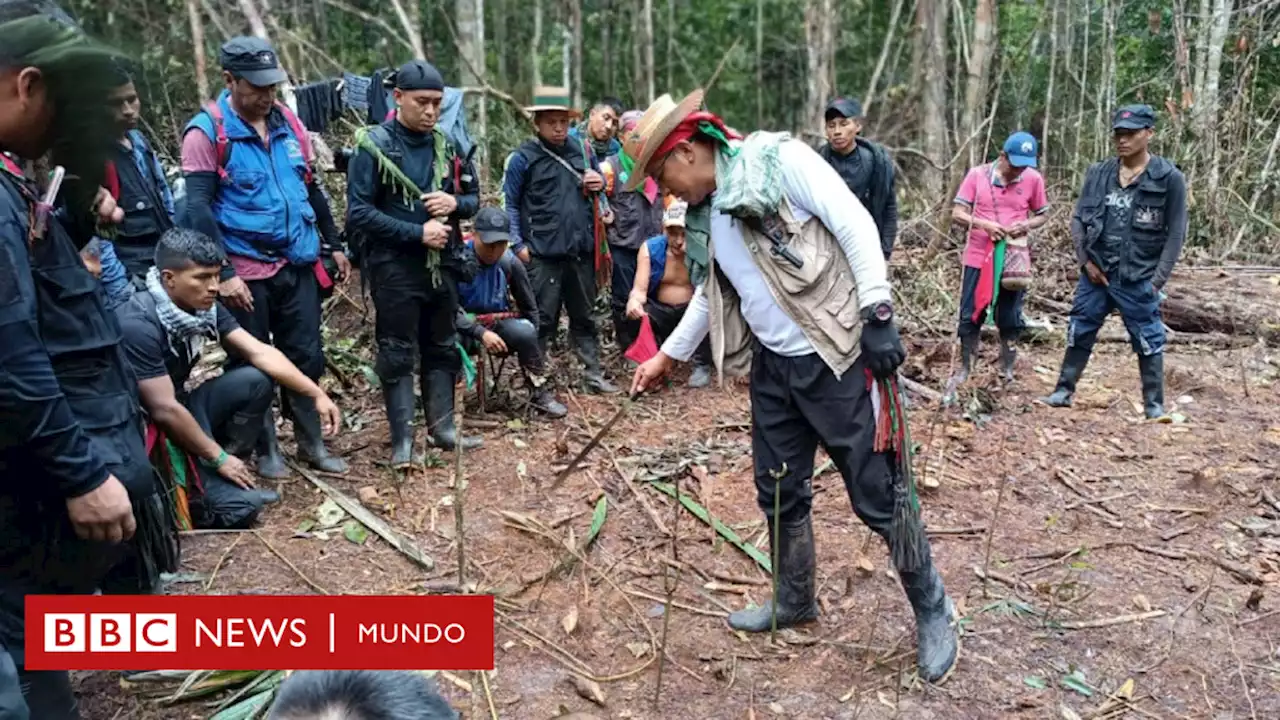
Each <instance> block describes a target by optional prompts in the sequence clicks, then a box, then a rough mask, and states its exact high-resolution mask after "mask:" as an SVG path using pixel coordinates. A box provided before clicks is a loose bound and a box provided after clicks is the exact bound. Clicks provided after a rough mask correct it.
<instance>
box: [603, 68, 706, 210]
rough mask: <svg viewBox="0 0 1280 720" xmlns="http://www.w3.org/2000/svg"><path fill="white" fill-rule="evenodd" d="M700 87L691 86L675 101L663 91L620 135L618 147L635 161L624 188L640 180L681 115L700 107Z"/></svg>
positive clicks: (693, 111) (683, 117) (695, 110)
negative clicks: (620, 146)
mask: <svg viewBox="0 0 1280 720" xmlns="http://www.w3.org/2000/svg"><path fill="white" fill-rule="evenodd" d="M703 94H704V93H703V91H702V90H701V89H699V90H694V91H693V92H691V93H689V94H688V95H686V96H685V98H684V99H683V100H681V101H680V102H679V103H677V102H676V101H675V100H674V99H672V97H671V96H670V95H663V96H662V97H660V98H658V99H657V100H654V101H653V104H652V105H650V106H649V109H648V110H645V111H644V116H643V117H641V118H640V122H638V123H636V126H635V127H634V128H633V129H632V130H631V131H630V132H628V133H627V134H626V137H624V138H623V139H622V150H623V152H625V153H626V154H627V156H628V157H630V158H631V159H632V160H634V161H635V169H634V171H633V172H632V173H631V177H629V178H628V179H627V185H626V187H625V188H624V189H625V190H628V191H630V190H635V189H636V188H638V187H640V185H642V184H643V183H644V179H645V177H646V174H645V166H647V165H648V164H649V161H650V160H652V159H653V154H654V153H655V152H657V150H658V147H659V146H660V145H662V143H663V142H664V141H665V140H666V139H667V136H668V135H670V134H671V131H672V130H675V129H676V126H678V125H679V124H680V123H681V122H682V121H684V119H685V118H687V117H689V116H690V115H691V114H693V113H695V112H697V111H698V108H700V107H702V98H703Z"/></svg>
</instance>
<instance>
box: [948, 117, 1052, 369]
mask: <svg viewBox="0 0 1280 720" xmlns="http://www.w3.org/2000/svg"><path fill="white" fill-rule="evenodd" d="M1039 147H1040V146H1039V143H1037V142H1036V139H1035V138H1034V137H1033V136H1032V135H1031V133H1027V132H1016V133H1014V134H1012V135H1010V136H1009V139H1008V140H1006V141H1005V143H1004V149H1003V150H1002V151H1001V152H1000V157H999V158H997V159H996V161H995V162H991V163H984V164H982V165H979V166H977V167H974V168H971V169H970V170H969V172H968V174H966V175H965V178H964V182H962V183H961V184H960V190H959V192H957V193H956V197H955V205H954V206H953V207H952V210H951V219H952V221H953V222H954V223H956V224H958V225H960V226H962V227H965V228H967V229H968V230H969V239H968V242H966V243H965V247H964V278H963V282H962V289H961V296H960V327H959V330H958V333H957V334H959V336H960V347H961V361H962V363H963V364H962V367H961V370H960V373H959V374H958V375H957V376H956V377H955V378H953V379H952V382H951V390H952V391H954V389H955V387H956V386H957V385H959V384H960V383H963V382H964V381H965V380H967V379H968V378H969V371H970V370H971V369H972V367H973V358H974V356H976V355H977V354H978V339H979V335H980V333H979V331H980V329H981V327H982V323H983V322H984V321H985V320H986V319H987V318H988V316H989V314H990V310H991V308H990V307H987V306H986V305H983V303H984V302H985V303H989V300H987V299H986V298H989V297H990V296H991V295H992V293H991V290H992V289H991V288H985V289H986V290H987V292H985V293H984V292H981V291H980V285H981V281H983V280H985V281H986V282H988V283H990V282H992V280H991V277H992V275H993V274H992V273H991V268H987V271H988V272H987V273H984V272H983V268H984V266H986V265H988V264H990V263H991V262H993V253H992V250H993V249H994V247H995V245H994V244H993V243H1001V242H1004V241H1005V240H1007V239H1009V238H1016V237H1022V236H1024V235H1026V234H1027V233H1029V232H1031V231H1032V230H1035V229H1036V228H1038V227H1040V226H1041V225H1044V223H1045V221H1046V220H1048V216H1047V214H1046V213H1047V212H1048V210H1049V198H1048V197H1047V195H1046V194H1045V188H1044V178H1043V177H1042V176H1041V175H1040V173H1039V172H1037V171H1036V170H1035V167H1036V164H1037V163H1036V156H1037V154H1038V151H1039ZM1022 296H1023V292H1022V291H1008V290H1001V291H1000V292H999V294H998V295H997V300H996V307H995V324H996V327H998V328H999V329H1000V367H1001V371H1002V372H1003V373H1004V377H1005V379H1006V380H1012V379H1013V363H1014V360H1015V358H1016V357H1017V351H1016V350H1015V349H1014V346H1013V343H1014V342H1015V341H1016V340H1017V339H1018V335H1019V334H1020V333H1021V331H1022Z"/></svg>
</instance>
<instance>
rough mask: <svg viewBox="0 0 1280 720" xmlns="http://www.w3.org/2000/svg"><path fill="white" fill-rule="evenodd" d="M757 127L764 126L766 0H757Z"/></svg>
mask: <svg viewBox="0 0 1280 720" xmlns="http://www.w3.org/2000/svg"><path fill="white" fill-rule="evenodd" d="M756 128H759V129H763V128H764V0H756Z"/></svg>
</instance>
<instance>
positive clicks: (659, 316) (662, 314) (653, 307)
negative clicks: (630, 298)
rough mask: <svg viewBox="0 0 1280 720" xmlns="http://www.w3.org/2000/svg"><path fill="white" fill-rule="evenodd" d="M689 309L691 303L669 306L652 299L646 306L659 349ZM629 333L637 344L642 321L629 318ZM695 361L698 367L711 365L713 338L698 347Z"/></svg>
mask: <svg viewBox="0 0 1280 720" xmlns="http://www.w3.org/2000/svg"><path fill="white" fill-rule="evenodd" d="M688 309H689V303H682V304H680V305H668V304H666V303H660V302H658V301H657V300H653V299H650V300H648V301H646V302H645V304H644V311H645V312H646V313H648V315H649V327H651V328H653V339H654V340H656V341H657V342H658V345H659V347H661V345H662V343H664V342H666V340H667V338H668V337H670V336H671V333H673V332H675V329H676V326H677V325H679V324H680V320H681V319H682V318H683V317H684V312H685V310H688ZM627 328H628V332H630V333H631V335H630V337H631V342H635V338H636V336H637V335H638V334H639V333H640V321H639V320H632V319H631V318H627ZM630 345H631V343H627V345H625V346H621V345H620V346H619V347H622V349H623V350H625V349H626V348H627V347H630ZM693 361H694V362H695V363H697V364H698V365H710V364H711V338H709V337H708V338H704V339H703V340H702V344H701V345H699V346H698V349H697V351H695V352H694V354H693Z"/></svg>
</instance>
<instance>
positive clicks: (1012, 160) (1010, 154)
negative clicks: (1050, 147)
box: [1004, 131, 1040, 168]
mask: <svg viewBox="0 0 1280 720" xmlns="http://www.w3.org/2000/svg"><path fill="white" fill-rule="evenodd" d="M1004 154H1005V157H1007V158H1009V164H1010V165H1012V166H1014V167H1016V168H1033V167H1035V166H1036V165H1037V163H1038V160H1037V156H1038V155H1039V154H1040V143H1038V142H1036V138H1035V136H1034V135H1032V134H1031V133H1029V132H1025V131H1019V132H1016V133H1014V134H1012V135H1010V136H1009V139H1008V140H1005V141H1004Z"/></svg>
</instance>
